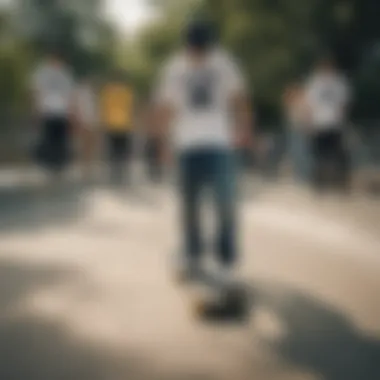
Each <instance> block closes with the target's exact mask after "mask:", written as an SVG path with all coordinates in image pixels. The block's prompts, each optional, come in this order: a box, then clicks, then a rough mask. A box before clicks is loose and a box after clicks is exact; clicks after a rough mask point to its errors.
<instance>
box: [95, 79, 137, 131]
mask: <svg viewBox="0 0 380 380" xmlns="http://www.w3.org/2000/svg"><path fill="white" fill-rule="evenodd" d="M102 111H103V123H104V124H105V127H106V129H107V130H109V131H128V130H131V129H132V128H133V125H132V117H133V91H132V89H131V88H130V87H128V86H126V85H123V84H108V85H106V86H105V87H104V89H103V94H102Z"/></svg>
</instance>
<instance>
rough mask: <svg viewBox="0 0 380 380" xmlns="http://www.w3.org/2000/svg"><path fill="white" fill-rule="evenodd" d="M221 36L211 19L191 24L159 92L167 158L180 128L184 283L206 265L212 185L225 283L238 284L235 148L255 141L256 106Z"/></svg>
mask: <svg viewBox="0 0 380 380" xmlns="http://www.w3.org/2000/svg"><path fill="white" fill-rule="evenodd" d="M214 37H215V36H214V34H213V30H212V28H211V26H210V25H209V24H208V23H207V22H203V21H196V22H192V23H191V24H190V25H189V26H188V27H187V29H186V31H185V36H184V46H183V49H182V50H181V51H179V52H177V53H176V54H175V55H174V56H173V57H172V58H171V59H169V62H168V63H167V64H166V65H165V67H164V68H163V70H162V73H161V76H160V78H159V84H158V88H157V91H156V93H155V97H154V98H155V103H156V107H155V110H156V114H155V118H154V119H155V120H156V121H157V128H158V131H159V135H160V136H161V142H162V153H163V157H166V159H167V158H168V157H170V155H169V154H168V152H169V151H170V148H169V144H168V142H169V140H171V138H169V126H173V131H172V132H173V134H172V137H173V141H174V152H175V156H176V159H177V160H178V169H179V196H180V204H181V226H182V237H183V255H182V256H183V257H182V258H183V259H184V260H183V262H182V263H181V264H183V265H181V268H180V275H181V279H185V280H191V279H193V278H194V279H196V278H197V275H198V274H199V272H200V271H201V269H202V262H201V261H202V258H203V254H204V251H205V249H206V246H205V242H204V239H203V236H202V227H201V220H200V218H201V209H200V208H201V207H200V206H201V199H200V196H201V193H202V191H203V189H204V188H205V187H206V188H209V189H210V190H211V194H212V196H213V198H214V199H213V200H214V204H215V211H216V220H217V222H218V226H217V231H216V234H215V244H214V251H215V254H216V255H217V259H218V263H219V264H220V270H221V274H222V277H223V278H224V279H225V280H227V281H230V280H231V281H232V279H233V277H234V276H233V271H234V267H235V265H234V264H235V263H236V260H237V258H238V244H237V229H238V223H237V209H236V199H237V194H236V190H237V189H236V180H237V162H238V160H235V158H236V156H235V153H236V152H238V151H239V149H241V148H242V147H244V145H245V146H250V145H251V134H252V123H251V109H250V106H249V104H250V101H249V99H248V96H247V90H246V87H245V82H244V79H243V76H242V74H241V72H240V70H239V68H238V66H237V65H236V63H235V62H234V60H233V58H232V57H231V56H230V55H229V54H228V53H227V52H226V51H225V50H224V49H223V48H222V47H220V46H218V44H217V43H216V40H215V38H214ZM170 135H171V133H170Z"/></svg>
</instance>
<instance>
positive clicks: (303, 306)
mask: <svg viewBox="0 0 380 380" xmlns="http://www.w3.org/2000/svg"><path fill="white" fill-rule="evenodd" d="M243 220H244V223H243V231H242V237H241V238H242V250H243V252H244V261H243V265H242V272H243V273H244V276H245V277H246V278H247V280H248V281H249V282H250V283H251V284H252V285H253V286H254V287H255V289H256V294H257V297H256V306H255V309H254V312H253V314H252V318H251V321H250V323H249V324H248V325H245V326H233V325H226V326H216V325H208V326H207V325H201V324H199V323H197V322H196V321H194V320H193V319H192V318H191V315H190V313H189V312H188V303H187V302H186V301H187V300H186V299H185V298H184V294H183V293H182V292H181V290H180V289H178V288H177V287H176V286H174V285H173V283H172V281H171V273H170V265H169V264H170V262H171V259H172V257H171V253H173V252H174V250H175V248H176V244H177V240H176V228H177V224H176V219H175V198H174V196H173V195H172V194H171V192H170V190H168V189H167V188H161V189H154V190H153V189H150V190H149V192H147V191H146V190H143V189H142V188H139V189H137V191H135V193H134V194H133V195H130V194H129V195H127V194H126V193H120V192H119V193H117V192H113V191H111V190H109V189H105V188H98V189H95V190H94V189H92V190H89V189H87V190H86V189H83V188H80V187H79V186H75V187H74V186H68V187H64V188H62V189H60V191H50V192H48V191H46V190H45V191H44V192H41V191H39V190H38V187H37V188H31V187H22V186H21V185H18V186H15V185H12V186H8V187H5V186H4V187H3V188H2V190H1V191H0V234H1V240H0V379H4V380H23V379H28V380H60V379H62V380H66V379H67V380H76V379H78V380H79V379H80V380H121V379H131V380H135V379H136V380H151V379H152V380H156V379H162V380H171V379H173V380H192V379H194V380H214V379H215V380H219V379H221V380H222V379H226V380H251V379H258V380H277V379H278V380H309V379H310V380H314V379H318V380H319V379H321V380H322V379H326V380H378V379H380V297H379V294H380V275H379V274H380V235H379V230H380V204H379V203H378V202H376V201H375V200H369V199H366V198H362V197H360V196H358V195H357V196H354V197H353V199H351V200H348V199H336V198H334V197H332V196H330V197H326V198H324V199H319V200H318V199H316V198H314V197H313V196H311V195H310V194H308V193H307V192H302V191H300V190H295V189H294V188H292V187H289V186H282V187H281V188H278V187H276V188H275V187H272V188H271V187H264V188H261V189H256V190H255V194H254V196H253V197H252V198H251V199H247V200H245V202H244V204H243Z"/></svg>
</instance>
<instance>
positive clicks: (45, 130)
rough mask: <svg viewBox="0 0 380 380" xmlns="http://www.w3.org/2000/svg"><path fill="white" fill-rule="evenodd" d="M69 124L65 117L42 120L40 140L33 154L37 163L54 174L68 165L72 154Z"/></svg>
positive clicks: (50, 117)
mask: <svg viewBox="0 0 380 380" xmlns="http://www.w3.org/2000/svg"><path fill="white" fill-rule="evenodd" d="M70 132H71V131H70V123H69V120H68V119H67V118H65V117H60V116H59V117H58V116H57V117H53V116H48V117H45V118H43V119H42V130H41V140H40V142H39V144H38V146H37V149H36V152H35V158H36V160H37V162H38V163H39V164H40V165H41V166H43V167H45V168H46V169H48V170H49V171H52V172H54V173H57V172H58V173H59V172H61V171H62V170H63V169H65V167H66V166H67V165H68V164H69V162H70V159H71V153H72V150H71V148H72V146H71V136H70Z"/></svg>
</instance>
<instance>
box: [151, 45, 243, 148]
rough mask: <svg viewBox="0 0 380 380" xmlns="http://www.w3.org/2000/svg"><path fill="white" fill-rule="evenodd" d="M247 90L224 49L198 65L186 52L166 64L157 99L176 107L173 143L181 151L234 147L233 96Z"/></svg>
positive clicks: (235, 66)
mask: <svg viewBox="0 0 380 380" xmlns="http://www.w3.org/2000/svg"><path fill="white" fill-rule="evenodd" d="M244 90H245V86H244V79H243V76H242V75H241V73H240V71H239V69H238V67H237V65H236V64H235V63H234V61H233V60H232V59H231V58H230V57H229V55H228V54H227V53H226V52H224V51H223V50H221V49H215V50H214V51H213V52H211V53H209V55H208V56H207V57H206V59H205V60H204V61H202V62H201V63H198V64H197V65H195V64H194V63H193V62H192V61H190V59H189V57H188V56H187V55H186V53H185V52H181V53H179V54H177V55H176V56H175V57H174V58H172V59H171V60H169V63H168V64H167V65H166V66H165V68H164V70H163V72H162V74H161V77H160V81H159V86H158V89H157V93H156V94H155V101H156V102H158V103H164V104H169V105H170V106H171V107H173V109H174V126H173V127H174V128H173V132H174V135H173V140H174V145H175V147H176V148H177V149H179V150H186V149H192V148H201V147H223V148H229V147H231V146H232V136H233V134H232V132H233V131H232V128H233V123H232V115H231V99H232V97H233V96H234V95H236V94H239V93H241V92H243V91H244Z"/></svg>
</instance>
